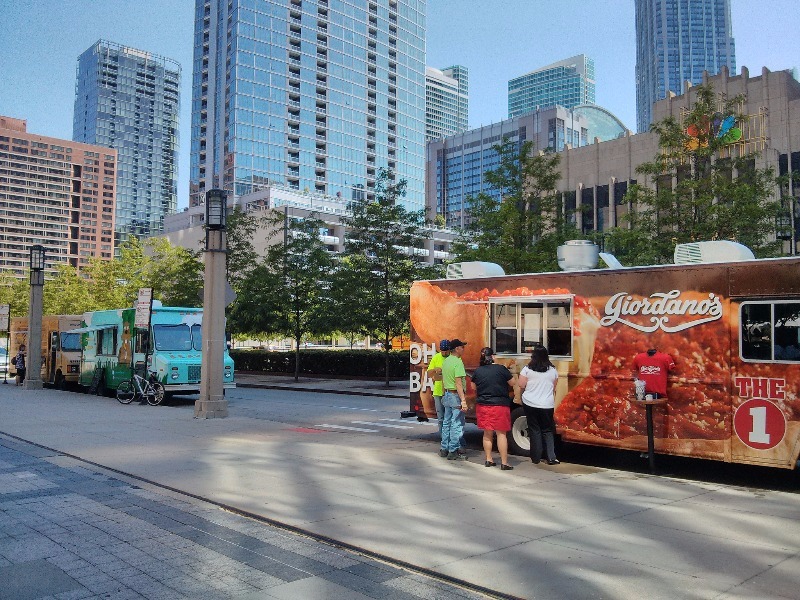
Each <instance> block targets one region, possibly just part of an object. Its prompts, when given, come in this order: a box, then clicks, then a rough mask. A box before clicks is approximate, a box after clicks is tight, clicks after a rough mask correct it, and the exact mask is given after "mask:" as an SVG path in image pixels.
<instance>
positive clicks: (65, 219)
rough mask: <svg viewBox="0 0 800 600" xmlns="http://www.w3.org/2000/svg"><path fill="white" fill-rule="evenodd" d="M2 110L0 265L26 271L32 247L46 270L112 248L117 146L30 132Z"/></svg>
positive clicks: (108, 253)
mask: <svg viewBox="0 0 800 600" xmlns="http://www.w3.org/2000/svg"><path fill="white" fill-rule="evenodd" d="M27 129H28V128H27V123H26V121H24V120H22V119H14V118H11V117H3V116H0V219H2V223H3V226H2V228H1V229H0V268H2V269H3V270H4V271H6V272H10V273H13V274H14V275H16V276H17V277H24V276H26V275H27V273H28V268H29V266H30V257H29V253H30V247H31V246H32V245H34V244H41V245H42V246H44V249H45V261H46V264H45V267H46V269H47V270H48V271H50V270H52V268H53V267H54V266H55V265H58V264H64V263H66V264H70V265H72V266H73V267H77V268H80V267H83V266H86V265H87V264H88V262H89V260H90V259H91V258H104V259H109V260H110V259H111V258H113V256H114V198H115V193H116V185H117V183H116V182H117V151H116V150H112V149H109V148H103V147H100V146H94V145H89V144H81V143H77V142H71V141H69V140H61V139H57V138H52V137H46V136H43V135H38V134H33V133H28V131H27Z"/></svg>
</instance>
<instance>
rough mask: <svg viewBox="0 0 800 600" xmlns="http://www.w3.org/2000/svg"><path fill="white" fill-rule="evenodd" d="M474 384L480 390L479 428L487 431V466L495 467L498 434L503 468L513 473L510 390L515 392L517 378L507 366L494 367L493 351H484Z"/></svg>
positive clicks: (477, 404) (484, 441)
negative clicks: (510, 456) (494, 456)
mask: <svg viewBox="0 0 800 600" xmlns="http://www.w3.org/2000/svg"><path fill="white" fill-rule="evenodd" d="M472 383H474V384H475V387H476V389H477V390H478V398H477V400H476V406H475V413H476V416H477V417H478V428H480V429H483V451H484V453H485V454H486V462H485V463H484V466H487V467H494V466H495V464H496V463H495V462H494V461H493V460H492V434H493V433H496V434H497V450H498V452H499V453H500V468H501V469H502V470H503V471H510V470H511V469H513V468H514V467H512V466H511V465H509V464H508V438H507V437H506V433H507V432H508V431H510V430H511V398H510V397H509V395H508V392H509V390H513V389H514V384H515V383H516V378H515V377H514V375H512V373H511V371H509V370H508V369H507V368H506V367H504V366H503V365H496V364H494V352H493V351H492V349H491V348H484V349H483V350H481V359H480V366H479V367H478V368H477V369H475V372H474V373H473V374H472Z"/></svg>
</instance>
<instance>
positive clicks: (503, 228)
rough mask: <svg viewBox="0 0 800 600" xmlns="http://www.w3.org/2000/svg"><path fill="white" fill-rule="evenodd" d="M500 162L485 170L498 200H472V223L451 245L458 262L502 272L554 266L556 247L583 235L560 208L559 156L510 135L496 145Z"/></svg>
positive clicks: (487, 197)
mask: <svg viewBox="0 0 800 600" xmlns="http://www.w3.org/2000/svg"><path fill="white" fill-rule="evenodd" d="M494 149H495V150H496V151H497V153H498V154H499V157H500V164H499V165H498V167H497V168H496V169H494V170H492V171H487V172H486V174H485V175H484V178H485V181H486V183H487V184H488V185H489V186H490V187H491V188H493V189H494V190H495V191H496V192H498V193H499V195H500V199H497V198H496V197H493V196H492V195H490V194H487V193H481V194H478V195H477V196H475V197H473V198H472V199H471V204H470V223H469V224H468V225H467V226H466V227H465V228H464V230H463V231H462V233H461V235H460V236H459V238H458V239H457V240H456V242H455V243H454V244H453V248H452V251H453V253H454V254H455V256H456V257H457V258H456V260H457V261H472V260H479V261H487V262H493V263H497V264H499V265H500V266H502V267H503V269H504V270H505V271H506V273H531V272H541V271H553V270H557V269H558V261H557V257H556V248H557V247H558V246H559V245H560V244H562V243H563V242H564V241H566V240H569V239H576V238H579V237H583V236H581V235H580V232H579V231H578V230H577V229H576V227H575V226H574V224H573V223H572V220H571V219H570V218H569V217H570V216H571V215H566V214H565V213H564V210H563V207H562V203H561V200H560V195H559V194H557V193H556V191H555V189H556V184H557V183H558V180H559V179H560V177H561V175H560V173H559V172H558V164H559V161H560V156H559V155H558V154H555V153H552V152H535V151H534V148H533V143H532V142H530V141H528V142H523V143H522V144H518V143H516V142H512V141H510V140H508V139H505V140H503V143H502V144H499V145H497V146H495V147H494Z"/></svg>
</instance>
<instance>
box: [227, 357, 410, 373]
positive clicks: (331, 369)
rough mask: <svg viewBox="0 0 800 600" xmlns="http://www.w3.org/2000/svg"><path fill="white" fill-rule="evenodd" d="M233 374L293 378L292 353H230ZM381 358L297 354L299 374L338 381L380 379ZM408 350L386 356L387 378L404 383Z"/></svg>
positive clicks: (383, 365) (382, 368)
mask: <svg viewBox="0 0 800 600" xmlns="http://www.w3.org/2000/svg"><path fill="white" fill-rule="evenodd" d="M230 353H231V358H233V361H234V363H235V365H236V370H237V371H256V372H264V373H290V374H294V357H295V353H294V351H292V352H272V351H269V350H231V351H230ZM385 365H386V361H385V356H384V353H383V352H376V351H375V350H300V374H301V375H324V376H340V377H370V378H375V379H380V378H382V377H384V370H385V368H386V367H385ZM408 376H409V362H408V350H391V351H390V352H389V377H390V378H391V379H408Z"/></svg>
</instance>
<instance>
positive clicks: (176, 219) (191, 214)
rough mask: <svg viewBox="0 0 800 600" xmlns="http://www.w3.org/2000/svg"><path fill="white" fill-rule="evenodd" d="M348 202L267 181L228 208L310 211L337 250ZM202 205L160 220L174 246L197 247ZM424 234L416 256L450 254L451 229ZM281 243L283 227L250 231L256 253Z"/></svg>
mask: <svg viewBox="0 0 800 600" xmlns="http://www.w3.org/2000/svg"><path fill="white" fill-rule="evenodd" d="M348 204H349V201H346V200H344V199H342V198H341V197H337V196H329V195H327V194H319V193H315V192H299V191H297V190H295V189H293V188H290V187H287V186H281V185H276V184H271V185H268V186H264V187H262V188H261V189H259V190H258V191H255V192H252V193H250V194H245V195H243V196H239V197H237V198H235V199H234V200H233V201H231V202H229V210H233V208H234V207H238V208H240V209H241V210H243V211H245V212H247V213H250V214H252V215H253V216H255V217H258V216H261V215H264V214H266V211H268V210H270V209H278V210H281V211H286V214H287V215H288V216H291V217H307V216H309V215H312V214H313V216H314V217H316V218H318V219H319V220H321V221H322V222H323V223H324V225H323V228H322V230H321V231H320V239H321V240H322V241H323V242H324V243H325V246H326V247H327V249H328V251H329V252H331V253H333V254H339V253H341V252H343V251H344V243H345V233H346V227H345V226H344V225H343V224H342V223H341V222H340V219H341V217H342V216H345V215H347V214H349V211H348V208H347V205H348ZM204 208H205V207H204V206H202V205H198V206H190V207H189V208H187V209H185V210H184V211H182V212H179V213H176V214H174V215H169V216H168V217H167V218H166V219H165V220H164V237H166V238H167V239H168V240H169V241H170V242H171V243H172V244H175V245H177V246H182V247H184V248H189V249H191V250H197V249H198V248H200V247H201V246H202V243H203V240H204V239H205V230H204V229H203V223H204V219H205V213H204ZM425 236H426V237H425V240H424V243H423V246H422V247H421V248H417V249H415V250H414V252H415V254H416V255H417V256H421V257H423V258H424V260H425V261H426V262H429V263H432V264H443V262H444V261H445V260H448V259H449V258H450V254H449V249H450V244H451V242H452V241H453V240H454V239H455V238H456V233H455V232H454V231H451V230H447V229H440V228H434V227H431V228H428V229H426V230H425ZM281 243H283V229H280V230H279V231H278V232H275V231H270V230H268V229H267V228H265V227H262V226H260V227H259V228H258V229H257V230H256V232H255V233H254V235H253V246H254V249H255V251H256V253H257V254H258V255H259V256H264V255H265V254H266V251H267V248H269V246H271V245H273V244H281Z"/></svg>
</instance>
